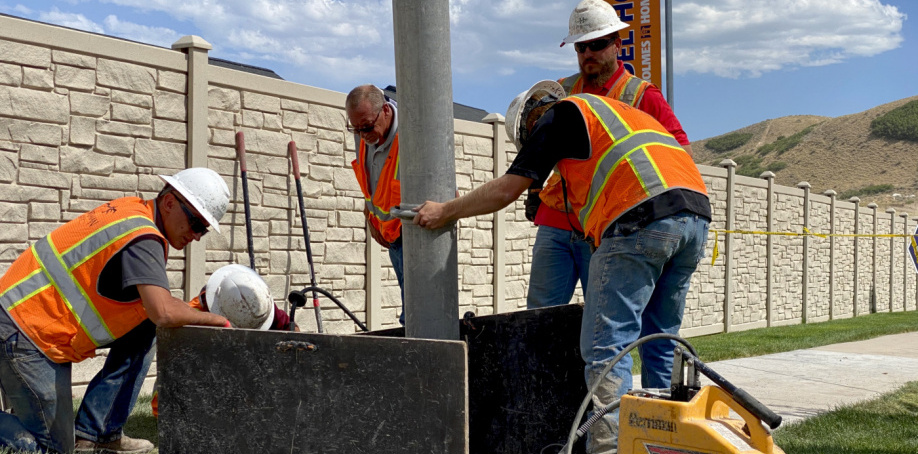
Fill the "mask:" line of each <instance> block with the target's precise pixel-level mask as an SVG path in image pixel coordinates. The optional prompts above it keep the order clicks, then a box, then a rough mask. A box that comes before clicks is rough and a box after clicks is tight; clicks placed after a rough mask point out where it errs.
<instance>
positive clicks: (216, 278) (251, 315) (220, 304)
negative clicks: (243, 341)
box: [205, 265, 274, 330]
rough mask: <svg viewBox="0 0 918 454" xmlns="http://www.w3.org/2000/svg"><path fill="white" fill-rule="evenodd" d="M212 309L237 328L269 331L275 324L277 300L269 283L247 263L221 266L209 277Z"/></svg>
mask: <svg viewBox="0 0 918 454" xmlns="http://www.w3.org/2000/svg"><path fill="white" fill-rule="evenodd" d="M205 298H207V308H208V310H209V311H210V312H212V313H214V314H217V315H222V316H224V317H226V319H227V320H229V321H230V323H232V324H233V326H235V327H237V328H248V329H259V330H266V329H268V328H270V327H271V324H272V323H274V300H273V299H272V298H271V292H270V291H269V290H268V284H265V281H264V280H262V279H261V276H259V275H258V273H256V272H255V270H253V269H251V268H249V267H246V266H243V265H226V266H224V267H221V268H220V269H218V270H217V271H215V272H214V274H213V275H211V276H210V279H208V280H207V287H206V290H205Z"/></svg>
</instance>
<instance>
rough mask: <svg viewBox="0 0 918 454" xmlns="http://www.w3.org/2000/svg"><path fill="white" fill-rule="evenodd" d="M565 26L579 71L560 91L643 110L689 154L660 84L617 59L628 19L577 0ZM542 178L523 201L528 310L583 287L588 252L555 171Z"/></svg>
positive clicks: (594, 1) (593, 1)
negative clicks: (530, 227)
mask: <svg viewBox="0 0 918 454" xmlns="http://www.w3.org/2000/svg"><path fill="white" fill-rule="evenodd" d="M568 31H569V34H568V36H567V37H566V38H565V39H564V40H563V42H562V43H561V45H562V46H564V45H565V44H573V47H574V48H575V50H576V54H577V63H578V65H579V67H580V71H579V72H578V73H576V74H573V75H571V76H569V77H565V78H563V79H560V80H559V81H558V82H559V83H560V84H561V86H562V87H563V88H564V91H565V92H566V93H567V94H568V95H575V94H580V93H590V94H594V95H600V96H604V97H607V98H613V99H617V100H619V101H621V102H623V103H625V104H628V105H630V106H632V107H636V108H638V109H641V110H642V111H644V112H647V113H648V114H650V115H651V116H652V117H654V118H655V119H656V120H657V121H658V122H660V124H661V125H662V126H663V127H664V128H666V130H667V131H668V132H669V133H670V134H672V135H673V136H674V137H675V138H676V141H678V142H679V144H680V145H681V146H682V148H683V149H684V150H685V151H687V152H688V154H689V155H691V154H692V149H691V144H690V143H689V140H688V136H687V135H686V133H685V131H684V130H683V129H682V124H680V122H679V119H678V118H676V115H675V114H674V113H673V110H672V108H671V107H670V106H669V104H668V103H667V102H666V99H664V97H663V94H662V93H661V92H660V89H659V88H657V87H656V86H655V85H653V84H652V83H650V82H648V81H646V80H643V79H641V78H640V77H636V76H634V75H633V74H631V73H630V72H629V71H628V69H627V68H625V64H624V62H622V61H620V60H619V55H620V53H621V51H622V45H623V37H624V39H625V40H627V39H628V36H629V31H628V23H626V22H623V21H622V20H621V17H620V15H619V11H617V10H616V9H615V8H614V7H613V6H612V5H611V4H610V2H606V1H603V0H582V1H581V2H580V3H578V4H577V6H576V7H575V8H574V10H573V11H572V12H571V15H570V19H569V28H568ZM631 33H632V35H633V33H635V32H633V31H632V32H631ZM632 37H633V36H632ZM542 183H543V182H542V181H536V182H534V183H533V187H531V188H529V196H528V197H527V198H526V203H525V205H526V217H527V219H529V220H530V221H532V222H533V223H534V224H535V225H536V226H538V229H537V232H536V239H535V243H534V244H533V246H532V266H531V267H530V274H529V288H528V289H527V292H526V307H527V308H528V309H537V308H541V307H548V306H555V305H560V304H567V303H568V302H570V300H571V297H572V296H573V295H574V289H575V288H576V286H577V282H578V281H579V282H580V284H581V287H582V289H583V291H586V284H587V281H588V280H589V265H590V256H591V255H592V251H591V250H590V246H589V244H588V243H586V242H584V241H583V240H582V239H583V226H581V225H580V221H579V220H578V219H577V216H575V215H574V214H573V213H572V212H571V209H570V207H567V206H565V204H564V200H563V194H562V192H563V189H562V187H561V178H560V176H559V175H558V174H557V173H555V174H553V175H552V176H551V177H550V178H549V179H548V181H546V182H545V184H544V185H543V184H542Z"/></svg>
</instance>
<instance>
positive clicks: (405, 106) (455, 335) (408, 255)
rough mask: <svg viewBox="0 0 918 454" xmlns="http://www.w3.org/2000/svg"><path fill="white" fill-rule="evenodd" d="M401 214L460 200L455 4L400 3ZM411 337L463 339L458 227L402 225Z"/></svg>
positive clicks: (396, 9)
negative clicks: (452, 55)
mask: <svg viewBox="0 0 918 454" xmlns="http://www.w3.org/2000/svg"><path fill="white" fill-rule="evenodd" d="M392 15H393V24H394V27H395V80H396V86H397V87H398V106H399V111H398V113H399V120H398V123H399V124H398V132H399V161H400V162H399V165H400V167H399V176H400V177H401V178H400V179H401V185H402V206H403V207H407V206H414V205H418V204H421V203H423V202H424V201H426V200H434V201H437V202H444V201H447V200H450V199H452V198H454V197H455V194H456V161H455V155H454V149H453V144H454V138H453V85H452V72H451V64H450V36H449V1H448V0H426V1H422V2H419V1H414V0H393V1H392ZM402 241H403V242H404V244H403V247H404V249H403V250H404V260H405V335H406V336H407V337H416V338H427V339H459V277H458V276H459V274H458V273H459V260H458V252H457V246H456V226H455V225H448V226H446V227H444V228H442V229H440V230H436V231H429V230H425V229H422V228H420V227H416V226H415V225H414V224H412V223H410V222H409V221H404V222H403V223H402Z"/></svg>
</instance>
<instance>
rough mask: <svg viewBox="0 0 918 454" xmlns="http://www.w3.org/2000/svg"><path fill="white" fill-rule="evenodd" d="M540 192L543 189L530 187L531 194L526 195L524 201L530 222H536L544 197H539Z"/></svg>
mask: <svg viewBox="0 0 918 454" xmlns="http://www.w3.org/2000/svg"><path fill="white" fill-rule="evenodd" d="M540 192H542V190H541V189H530V190H529V195H527V196H526V201H525V202H523V204H524V205H525V206H526V219H529V222H535V218H536V213H537V212H538V211H539V205H541V204H542V199H540V198H539V193H540Z"/></svg>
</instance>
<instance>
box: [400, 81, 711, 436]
mask: <svg viewBox="0 0 918 454" xmlns="http://www.w3.org/2000/svg"><path fill="white" fill-rule="evenodd" d="M506 127H507V134H508V136H509V137H511V138H512V139H513V141H514V143H515V144H516V146H517V148H518V149H519V153H518V154H517V156H516V158H515V159H514V160H513V163H512V164H511V165H510V168H509V169H508V170H507V173H506V174H504V175H503V176H501V177H500V178H497V179H495V180H492V181H490V182H488V183H486V184H485V185H483V186H481V187H479V188H477V189H475V190H474V191H472V192H470V193H469V194H467V195H465V196H463V197H460V198H458V199H454V200H451V201H449V202H446V203H436V202H431V201H427V202H425V203H424V204H423V205H421V206H420V207H419V208H417V211H418V214H417V216H416V217H415V219H414V223H415V224H418V225H420V226H422V227H425V228H429V229H437V228H441V227H443V226H445V225H447V224H448V223H450V222H453V221H456V220H458V219H460V218H465V217H470V216H478V215H482V214H487V213H492V212H495V211H497V210H500V209H501V208H503V207H505V206H507V205H509V204H510V203H513V202H514V201H515V200H516V199H517V198H518V197H519V196H520V194H522V193H523V192H524V191H525V190H526V189H527V188H528V187H529V186H530V184H532V182H533V181H535V180H539V179H544V178H545V177H547V176H548V174H549V173H551V171H552V169H553V168H554V169H557V171H558V173H560V175H561V178H563V181H564V198H565V203H566V204H569V205H570V206H571V210H572V211H573V212H574V213H575V215H576V216H577V219H578V220H579V221H580V224H581V225H582V226H584V233H585V235H586V237H587V239H588V240H589V241H590V242H591V243H592V245H593V246H595V247H596V252H595V253H593V255H592V257H591V259H590V280H589V282H588V283H587V288H586V303H585V304H584V308H583V323H582V325H581V330H580V352H581V356H582V357H583V360H584V362H585V363H586V366H585V368H584V376H585V379H586V382H587V385H588V386H591V385H593V384H596V386H597V388H596V392H595V393H593V408H595V409H599V408H603V407H605V406H606V405H608V404H610V403H612V402H613V401H615V400H617V399H618V398H620V397H621V395H622V394H624V393H625V392H627V391H628V390H629V389H630V388H631V383H632V377H631V357H630V356H628V355H625V357H624V358H623V359H622V360H621V361H619V362H618V363H616V364H615V366H614V367H613V368H612V370H611V371H610V372H609V373H607V374H606V375H602V371H603V369H604V368H605V367H606V365H607V364H609V362H610V361H611V360H612V358H613V357H614V356H615V354H616V353H618V352H620V351H622V349H624V347H625V346H627V345H628V344H630V343H632V342H634V341H635V340H637V339H638V338H639V337H644V336H647V335H651V334H656V333H669V334H676V333H678V331H679V327H680V326H681V325H682V313H683V310H684V308H685V295H686V293H687V292H688V288H689V282H690V281H691V276H692V273H694V271H695V268H696V267H697V265H698V262H699V261H700V260H701V258H702V257H704V248H705V242H706V240H707V234H708V225H709V223H710V221H711V205H710V202H709V200H708V197H707V189H706V187H705V183H704V181H703V180H702V178H701V173H700V172H699V171H698V167H697V166H695V163H694V162H693V161H692V158H691V156H689V154H688V153H687V152H686V151H685V150H684V149H683V148H682V147H681V146H680V145H679V143H678V142H677V141H676V139H675V137H673V135H672V134H670V133H668V132H667V131H666V129H665V128H664V127H663V126H662V125H661V124H660V123H659V122H658V121H656V120H655V119H654V118H653V117H651V116H650V115H648V114H646V113H644V112H642V111H641V110H639V109H635V108H634V107H632V106H629V105H628V104H625V103H623V102H620V101H617V100H615V99H612V98H607V97H603V96H596V95H591V94H578V95H573V96H570V97H565V93H564V89H563V88H562V87H561V85H560V84H558V83H557V82H554V81H542V82H539V83H537V84H535V85H534V86H533V87H532V88H530V89H529V90H527V91H525V92H523V93H520V95H519V96H517V97H516V98H514V100H513V102H511V103H510V107H509V109H507V122H506ZM674 346H675V345H674V342H673V341H670V340H655V341H652V342H648V343H645V344H643V345H641V346H640V347H639V353H640V355H641V360H642V368H641V372H642V374H641V381H642V385H643V386H644V387H645V388H667V389H668V388H669V385H670V383H669V382H670V376H671V372H672V362H673V347H674ZM589 435H590V436H589V438H588V452H590V453H593V454H597V453H614V452H615V449H616V444H617V441H618V411H617V410H616V411H613V412H610V413H608V414H606V415H605V416H603V417H602V418H601V419H600V420H599V421H598V422H597V423H596V424H594V425H593V427H592V428H591V429H590V433H589Z"/></svg>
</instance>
